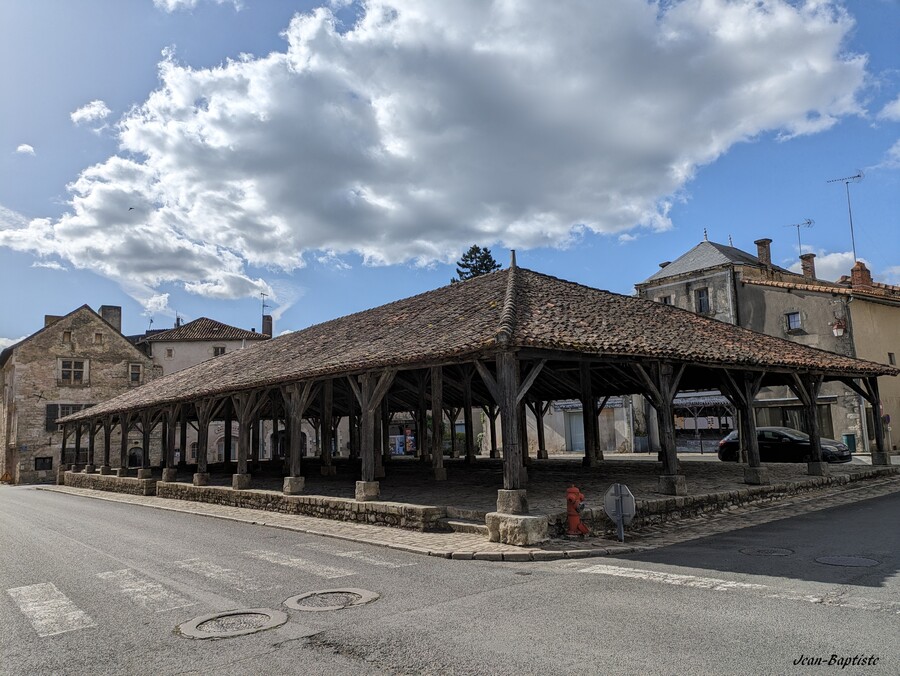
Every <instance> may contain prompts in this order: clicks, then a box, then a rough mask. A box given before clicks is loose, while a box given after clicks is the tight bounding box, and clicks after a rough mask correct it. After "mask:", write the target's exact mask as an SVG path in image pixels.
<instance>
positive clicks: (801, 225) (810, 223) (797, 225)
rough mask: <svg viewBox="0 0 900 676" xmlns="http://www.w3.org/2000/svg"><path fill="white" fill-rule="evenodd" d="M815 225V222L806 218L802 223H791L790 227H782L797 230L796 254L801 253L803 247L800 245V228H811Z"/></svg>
mask: <svg viewBox="0 0 900 676" xmlns="http://www.w3.org/2000/svg"><path fill="white" fill-rule="evenodd" d="M815 224H816V222H815V221H814V220H813V219H811V218H807V219H805V220H803V221H800V222H799V223H791V224H790V225H786V226H784V227H786V228H797V253H798V254H802V253H803V245H802V244H801V243H800V228H811V227H813V226H814V225H815Z"/></svg>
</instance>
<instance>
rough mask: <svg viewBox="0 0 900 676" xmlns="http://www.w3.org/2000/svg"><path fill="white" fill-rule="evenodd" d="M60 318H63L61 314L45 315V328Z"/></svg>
mask: <svg viewBox="0 0 900 676" xmlns="http://www.w3.org/2000/svg"><path fill="white" fill-rule="evenodd" d="M60 319H62V316H60V315H44V328H47V327H48V326H50V325H51V324H54V323H56V322H58V321H59V320H60Z"/></svg>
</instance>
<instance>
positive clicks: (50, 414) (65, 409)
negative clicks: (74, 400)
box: [47, 404, 90, 432]
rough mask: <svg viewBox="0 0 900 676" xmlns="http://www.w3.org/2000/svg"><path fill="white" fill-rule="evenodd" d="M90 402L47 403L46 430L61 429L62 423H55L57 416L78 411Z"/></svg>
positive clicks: (60, 416)
mask: <svg viewBox="0 0 900 676" xmlns="http://www.w3.org/2000/svg"><path fill="white" fill-rule="evenodd" d="M88 406H90V404H47V431H48V432H57V431H61V430H62V425H57V424H56V420H57V418H65V417H66V416H67V415H72V414H73V413H78V411H80V410H82V409H85V408H87V407H88Z"/></svg>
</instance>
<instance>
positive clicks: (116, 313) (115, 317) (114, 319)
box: [100, 305, 122, 333]
mask: <svg viewBox="0 0 900 676" xmlns="http://www.w3.org/2000/svg"><path fill="white" fill-rule="evenodd" d="M100 316H101V317H103V319H105V320H106V321H107V322H108V323H109V324H111V325H112V327H113V328H114V329H115V330H116V331H118V332H119V333H122V307H121V306H119V305H101V306H100Z"/></svg>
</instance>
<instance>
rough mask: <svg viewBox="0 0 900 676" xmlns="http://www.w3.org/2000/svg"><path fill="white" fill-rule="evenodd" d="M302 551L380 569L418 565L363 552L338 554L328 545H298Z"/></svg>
mask: <svg viewBox="0 0 900 676" xmlns="http://www.w3.org/2000/svg"><path fill="white" fill-rule="evenodd" d="M296 546H297V547H299V548H301V549H312V550H314V551H317V552H322V553H324V554H330V555H331V556H339V557H341V558H342V559H353V560H354V561H362V562H363V563H368V564H369V565H372V566H378V567H380V568H405V567H407V566H416V565H418V564H417V563H415V562H410V563H397V562H396V561H389V560H387V559H385V558H383V557H381V556H378V555H377V554H364V553H363V552H361V551H342V552H336V551H334V550H333V549H332V548H331V547H329V546H328V545H322V544H300V545H296Z"/></svg>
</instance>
